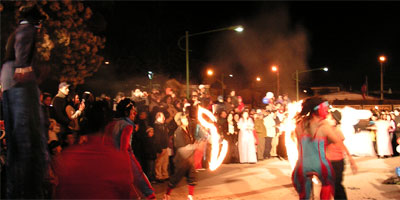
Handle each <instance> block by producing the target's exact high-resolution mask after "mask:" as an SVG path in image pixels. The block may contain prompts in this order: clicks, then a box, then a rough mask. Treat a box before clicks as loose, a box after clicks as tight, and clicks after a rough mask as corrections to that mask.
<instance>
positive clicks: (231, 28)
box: [178, 25, 244, 98]
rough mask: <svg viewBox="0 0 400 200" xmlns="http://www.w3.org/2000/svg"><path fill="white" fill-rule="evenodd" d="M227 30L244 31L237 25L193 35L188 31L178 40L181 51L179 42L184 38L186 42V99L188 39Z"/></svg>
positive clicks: (187, 87)
mask: <svg viewBox="0 0 400 200" xmlns="http://www.w3.org/2000/svg"><path fill="white" fill-rule="evenodd" d="M227 30H234V31H236V32H242V31H243V30H244V29H243V27H242V26H240V25H239V26H229V27H225V28H219V29H213V30H209V31H203V32H200V33H193V34H189V31H185V35H184V36H182V37H180V38H179V40H178V46H179V48H180V49H182V50H183V48H182V47H181V45H180V44H181V40H182V39H183V38H185V41H186V46H185V52H186V97H187V98H189V37H191V36H196V35H203V34H207V33H214V32H219V31H227Z"/></svg>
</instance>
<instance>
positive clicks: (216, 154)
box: [197, 106, 228, 171]
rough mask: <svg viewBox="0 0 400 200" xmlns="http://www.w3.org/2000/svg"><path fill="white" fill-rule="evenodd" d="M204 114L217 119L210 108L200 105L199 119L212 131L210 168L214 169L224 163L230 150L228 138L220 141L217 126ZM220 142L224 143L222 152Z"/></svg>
mask: <svg viewBox="0 0 400 200" xmlns="http://www.w3.org/2000/svg"><path fill="white" fill-rule="evenodd" d="M203 115H206V116H207V117H208V118H209V119H210V120H211V121H212V122H216V121H217V119H216V118H215V116H214V115H213V114H212V113H211V112H210V111H209V110H207V109H205V108H202V107H200V106H199V109H198V113H197V119H198V120H199V122H200V124H201V125H202V126H204V127H205V128H207V129H208V130H209V131H210V136H211V158H210V162H209V168H210V170H211V171H214V170H216V169H217V168H218V167H219V166H220V165H221V164H222V162H223V161H224V159H225V156H226V153H227V152H228V142H227V141H226V140H222V142H220V136H219V134H218V131H217V127H215V125H214V123H210V122H208V121H207V120H206V119H204V117H203ZM220 144H222V148H221V152H220Z"/></svg>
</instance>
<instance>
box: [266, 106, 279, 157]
mask: <svg viewBox="0 0 400 200" xmlns="http://www.w3.org/2000/svg"><path fill="white" fill-rule="evenodd" d="M274 117H275V114H274V113H273V112H271V111H266V116H265V117H264V126H265V128H266V132H267V133H266V137H265V150H264V158H267V159H269V158H271V154H272V153H271V150H273V152H274V154H273V155H276V146H277V145H274V146H273V145H272V140H273V139H274V138H276V128H275V120H274Z"/></svg>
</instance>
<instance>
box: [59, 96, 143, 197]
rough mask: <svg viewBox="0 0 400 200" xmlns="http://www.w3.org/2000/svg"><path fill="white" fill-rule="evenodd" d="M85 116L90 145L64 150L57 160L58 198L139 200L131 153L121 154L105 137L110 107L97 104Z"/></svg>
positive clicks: (111, 141)
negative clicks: (136, 199) (137, 199)
mask: <svg viewBox="0 0 400 200" xmlns="http://www.w3.org/2000/svg"><path fill="white" fill-rule="evenodd" d="M86 114H87V119H88V121H87V124H86V125H85V126H84V127H82V128H83V132H84V133H85V134H87V137H88V141H87V142H86V143H84V144H81V145H73V146H71V147H70V148H69V149H65V150H64V151H63V152H62V153H61V155H59V156H58V158H57V159H56V160H55V173H56V176H57V177H58V186H57V187H56V194H55V198H56V199H135V198H138V196H137V195H136V193H135V190H134V186H133V182H134V176H133V173H132V168H131V160H130V158H129V156H128V152H127V151H118V150H117V149H116V148H115V146H114V143H113V140H108V139H107V136H106V135H105V133H106V132H107V131H105V128H104V127H105V126H106V125H107V124H108V122H109V121H111V112H110V110H109V109H108V105H107V103H106V102H102V101H97V102H94V103H93V105H92V106H91V107H90V108H89V109H88V110H87V113H86Z"/></svg>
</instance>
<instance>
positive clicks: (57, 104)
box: [53, 93, 71, 128]
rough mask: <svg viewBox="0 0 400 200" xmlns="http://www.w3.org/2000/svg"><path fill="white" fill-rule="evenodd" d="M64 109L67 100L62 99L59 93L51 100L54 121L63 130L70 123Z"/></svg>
mask: <svg viewBox="0 0 400 200" xmlns="http://www.w3.org/2000/svg"><path fill="white" fill-rule="evenodd" d="M66 107H67V98H66V97H62V96H61V95H60V93H59V94H57V95H56V96H55V97H54V99H53V108H54V119H55V120H56V121H57V123H59V124H60V125H61V126H62V127H64V128H66V127H68V124H69V122H70V121H71V120H70V119H69V118H68V116H67V113H66V112H65V108H66Z"/></svg>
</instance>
